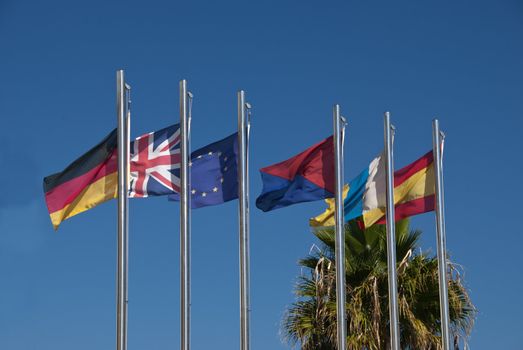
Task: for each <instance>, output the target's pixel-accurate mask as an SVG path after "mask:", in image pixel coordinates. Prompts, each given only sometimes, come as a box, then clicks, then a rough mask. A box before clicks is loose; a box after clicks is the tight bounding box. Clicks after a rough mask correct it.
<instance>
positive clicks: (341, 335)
mask: <svg viewBox="0 0 523 350" xmlns="http://www.w3.org/2000/svg"><path fill="white" fill-rule="evenodd" d="M333 119H334V173H335V191H336V194H335V215H336V252H335V254H336V315H337V324H338V349H346V348H347V320H346V312H345V222H344V217H343V141H344V137H343V136H344V133H345V120H344V119H343V117H341V116H340V105H334V109H333Z"/></svg>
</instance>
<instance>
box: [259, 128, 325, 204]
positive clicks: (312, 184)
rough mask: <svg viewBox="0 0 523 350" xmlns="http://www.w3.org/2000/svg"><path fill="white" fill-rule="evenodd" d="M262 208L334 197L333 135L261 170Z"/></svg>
mask: <svg viewBox="0 0 523 350" xmlns="http://www.w3.org/2000/svg"><path fill="white" fill-rule="evenodd" d="M260 173H261V176H262V181H263V190H262V193H261V195H260V196H259V197H258V198H257V199H256V206H257V207H258V208H259V209H261V210H263V211H270V210H273V209H278V208H283V207H286V206H289V205H292V204H296V203H301V202H311V201H316V200H320V199H324V198H329V197H333V196H334V142H333V137H332V136H330V137H328V138H326V139H325V140H323V141H321V142H319V143H317V144H315V145H314V146H312V147H310V148H308V149H306V150H305V151H303V152H301V153H300V154H298V155H296V156H294V157H292V158H290V159H287V160H285V161H283V162H280V163H277V164H274V165H271V166H268V167H265V168H262V169H260Z"/></svg>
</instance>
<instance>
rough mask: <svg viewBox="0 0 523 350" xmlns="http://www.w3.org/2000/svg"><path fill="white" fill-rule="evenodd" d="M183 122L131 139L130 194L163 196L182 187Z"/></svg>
mask: <svg viewBox="0 0 523 350" xmlns="http://www.w3.org/2000/svg"><path fill="white" fill-rule="evenodd" d="M180 159H181V158H180V126H179V125H178V124H176V125H171V126H168V127H166V128H164V129H161V130H158V131H155V132H150V133H148V134H145V135H142V136H140V137H138V138H136V140H134V141H133V142H131V184H130V191H129V197H131V198H141V197H148V196H162V195H166V194H172V193H175V192H179V191H180Z"/></svg>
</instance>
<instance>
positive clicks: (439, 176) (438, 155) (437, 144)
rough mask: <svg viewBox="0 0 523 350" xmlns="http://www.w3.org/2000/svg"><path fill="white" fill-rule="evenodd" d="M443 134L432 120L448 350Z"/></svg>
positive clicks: (443, 339) (444, 333)
mask: <svg viewBox="0 0 523 350" xmlns="http://www.w3.org/2000/svg"><path fill="white" fill-rule="evenodd" d="M444 138H445V135H444V134H443V133H442V132H440V130H439V121H438V119H434V120H433V121H432V152H433V155H434V173H435V179H436V181H435V182H436V230H437V237H438V273H439V307H440V313H441V342H442V345H443V350H450V330H449V324H450V320H449V295H448V284H447V283H448V282H447V254H446V251H447V248H446V246H447V243H446V233H445V203H444V198H443V162H442V148H443V147H442V146H443V139H444Z"/></svg>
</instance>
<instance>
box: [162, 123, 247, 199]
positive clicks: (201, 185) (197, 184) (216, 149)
mask: <svg viewBox="0 0 523 350" xmlns="http://www.w3.org/2000/svg"><path fill="white" fill-rule="evenodd" d="M189 167H190V172H191V191H190V196H191V207H192V208H194V209H196V208H201V207H206V206H209V205H217V204H221V203H224V202H228V201H231V200H233V199H236V198H238V133H234V134H232V135H231V136H228V137H226V138H224V139H223V140H220V141H217V142H214V143H211V144H210V145H207V146H205V147H202V148H200V149H199V150H196V151H194V152H192V153H191V162H190V163H189ZM176 172H178V174H175V175H178V176H179V172H180V169H176ZM169 200H170V201H179V200H180V195H179V194H178V193H175V194H172V195H170V196H169Z"/></svg>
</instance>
